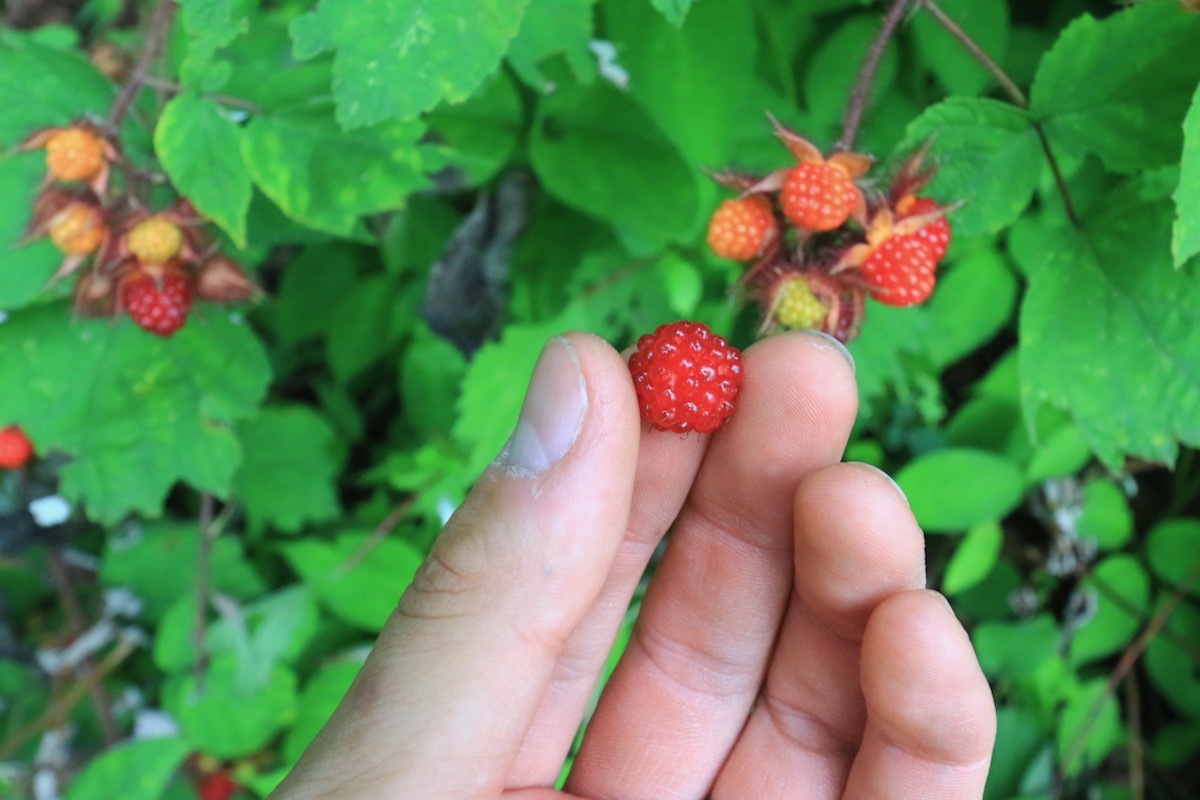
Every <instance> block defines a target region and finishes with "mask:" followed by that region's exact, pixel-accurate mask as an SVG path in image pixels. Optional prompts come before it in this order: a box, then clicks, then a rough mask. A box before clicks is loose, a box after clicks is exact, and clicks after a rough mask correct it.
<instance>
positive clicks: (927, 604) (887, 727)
mask: <svg viewBox="0 0 1200 800" xmlns="http://www.w3.org/2000/svg"><path fill="white" fill-rule="evenodd" d="M862 687H863V694H864V696H865V698H866V701H867V708H868V713H869V714H870V717H871V720H872V724H873V725H874V726H875V728H876V729H877V731H878V733H879V734H881V735H882V736H883V737H884V739H886V740H887V741H888V742H890V743H891V744H892V745H893V746H895V747H897V748H899V749H901V750H903V751H905V752H906V753H909V754H910V755H912V756H916V757H918V758H920V759H922V760H925V761H929V762H935V763H938V764H943V765H948V766H973V765H977V764H979V763H980V762H982V761H986V759H988V758H989V757H990V755H991V752H992V746H993V744H994V742H995V737H996V708H995V703H994V700H993V698H992V693H991V688H990V687H989V685H988V682H987V679H986V678H985V677H984V675H983V671H982V670H981V669H980V667H979V661H978V659H977V658H976V656H975V651H974V648H973V647H972V645H971V640H970V638H969V637H968V636H967V633H966V631H965V630H964V629H963V627H962V625H961V624H960V623H959V621H958V619H957V617H956V616H955V614H954V611H953V609H952V608H951V606H950V604H949V602H948V601H947V600H946V598H945V597H943V596H942V595H941V594H939V593H938V592H935V591H932V590H929V589H919V590H914V591H908V592H901V593H899V594H896V595H893V596H892V597H890V598H888V599H887V600H885V601H884V602H882V603H880V605H879V606H878V608H876V610H875V612H874V613H873V614H872V615H871V618H870V620H869V621H868V623H867V629H866V633H865V635H864V638H863V654H862Z"/></svg>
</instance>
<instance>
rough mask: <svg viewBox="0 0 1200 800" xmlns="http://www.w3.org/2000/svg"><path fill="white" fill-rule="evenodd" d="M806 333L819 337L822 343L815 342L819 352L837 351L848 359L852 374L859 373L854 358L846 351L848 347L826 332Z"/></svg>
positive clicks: (807, 331) (810, 331)
mask: <svg viewBox="0 0 1200 800" xmlns="http://www.w3.org/2000/svg"><path fill="white" fill-rule="evenodd" d="M804 333H806V334H808V335H809V336H815V337H818V338H819V339H820V340H821V341H820V342H814V343H813V346H814V347H816V348H817V349H818V350H836V351H837V352H839V353H841V354H842V358H844V359H846V363H847V364H849V365H850V371H851V372H857V369H858V368H857V367H856V366H855V365H854V356H852V355H850V351H849V350H847V349H846V345H844V344H842V343H841V342H839V341H838V340H837V339H835V338H833V337H832V336H830V335H829V334H828V333H826V332H825V331H817V330H806V331H804Z"/></svg>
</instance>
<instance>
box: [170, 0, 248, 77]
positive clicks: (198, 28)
mask: <svg viewBox="0 0 1200 800" xmlns="http://www.w3.org/2000/svg"><path fill="white" fill-rule="evenodd" d="M179 5H180V11H181V13H180V15H179V19H180V22H181V23H182V25H183V29H184V30H185V31H187V33H188V46H187V55H186V56H184V59H183V62H182V64H180V67H179V74H180V81H181V82H182V83H183V85H184V86H187V87H189V88H191V89H195V90H197V91H204V92H215V91H217V90H218V89H220V88H221V87H222V86H224V85H225V82H226V81H227V80H228V79H229V76H230V74H231V72H232V67H231V65H230V64H229V63H228V62H227V61H224V60H221V59H217V58H214V56H215V54H216V52H217V50H219V49H221V48H222V47H225V46H226V45H228V44H229V43H230V42H232V41H233V40H234V39H236V38H237V37H238V36H240V35H241V34H242V33H244V32H245V31H246V29H247V28H248V27H249V26H248V23H247V21H246V19H245V18H241V19H234V17H233V2H232V0H184V2H181V3H180V4H179Z"/></svg>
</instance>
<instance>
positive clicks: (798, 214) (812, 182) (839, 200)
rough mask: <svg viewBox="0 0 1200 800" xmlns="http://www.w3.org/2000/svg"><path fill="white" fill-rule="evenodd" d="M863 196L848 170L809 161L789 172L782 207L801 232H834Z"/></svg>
mask: <svg viewBox="0 0 1200 800" xmlns="http://www.w3.org/2000/svg"><path fill="white" fill-rule="evenodd" d="M860 197H861V194H860V193H859V191H858V187H857V186H855V185H854V181H853V179H851V177H850V174H849V173H848V172H846V170H844V169H842V168H841V167H839V166H837V165H836V164H830V163H828V162H824V161H805V162H802V163H800V164H798V165H796V166H795V167H794V168H792V170H791V171H789V172H788V174H787V177H786V178H785V179H784V182H783V189H782V193H781V195H780V204H781V205H782V206H783V214H784V216H786V217H787V218H788V219H789V220H791V221H792V224H793V225H795V226H796V227H798V228H804V229H805V230H810V231H818V232H820V231H831V230H833V229H834V228H837V227H840V226H841V225H842V223H844V222H845V221H846V220H847V219H849V218H850V215H851V214H852V213H854V209H855V207H857V206H858V203H859V199H860Z"/></svg>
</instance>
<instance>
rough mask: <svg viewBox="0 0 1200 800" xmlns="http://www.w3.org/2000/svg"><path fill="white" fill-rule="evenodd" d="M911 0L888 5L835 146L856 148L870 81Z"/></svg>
mask: <svg viewBox="0 0 1200 800" xmlns="http://www.w3.org/2000/svg"><path fill="white" fill-rule="evenodd" d="M912 1H913V0H893V2H892V7H891V8H890V9H888V12H887V16H885V17H884V18H883V25H882V26H881V27H880V28H879V33H877V34H875V41H873V42H871V49H870V50H868V51H867V57H866V58H865V59H863V63H862V66H861V67H860V68H859V70H858V78H857V79H856V80H855V81H854V89H853V90H852V91H851V92H850V103H849V104H848V105H847V106H846V115H845V116H844V117H843V118H842V138H841V139H839V140H838V142H837V144H835V145H834V146H833V149H834V150H839V151H848V150H852V149H854V140H855V138H856V137H857V136H858V128H859V126H860V125H861V124H862V118H863V114H865V113H866V110H867V100H868V98H869V97H870V94H871V83H872V82H874V80H875V72H876V71H877V70H878V69H879V62H880V60H881V59H882V58H883V51H884V50H886V49H887V45H888V42H889V41H890V40H891V38H892V35H893V34H894V33H895V32H896V27H897V26H898V25H899V24H900V20H901V19H902V18H903V17H904V12H905V11H907V10H908V6H909V5H910V4H911V3H912Z"/></svg>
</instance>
